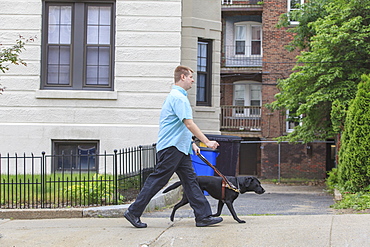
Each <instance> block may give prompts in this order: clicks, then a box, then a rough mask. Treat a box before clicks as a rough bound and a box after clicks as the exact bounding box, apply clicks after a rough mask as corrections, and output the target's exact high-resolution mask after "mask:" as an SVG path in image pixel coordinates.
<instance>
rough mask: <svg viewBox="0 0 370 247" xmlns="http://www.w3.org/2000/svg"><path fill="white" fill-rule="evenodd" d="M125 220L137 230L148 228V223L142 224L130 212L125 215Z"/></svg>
mask: <svg viewBox="0 0 370 247" xmlns="http://www.w3.org/2000/svg"><path fill="white" fill-rule="evenodd" d="M123 216H125V218H126V219H127V220H128V221H129V222H130V223H131V225H133V226H134V227H136V228H145V227H147V225H146V223H143V222H141V220H140V218H139V217H136V216H135V215H133V214H132V213H130V212H129V211H128V210H126V212H125V213H124V214H123Z"/></svg>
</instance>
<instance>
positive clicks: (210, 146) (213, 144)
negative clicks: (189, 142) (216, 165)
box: [205, 141, 220, 149]
mask: <svg viewBox="0 0 370 247" xmlns="http://www.w3.org/2000/svg"><path fill="white" fill-rule="evenodd" d="M205 144H206V145H207V147H209V148H212V149H216V148H217V147H218V146H220V144H218V142H216V141H208V142H207V143H205Z"/></svg>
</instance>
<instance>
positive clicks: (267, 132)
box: [220, 0, 335, 179]
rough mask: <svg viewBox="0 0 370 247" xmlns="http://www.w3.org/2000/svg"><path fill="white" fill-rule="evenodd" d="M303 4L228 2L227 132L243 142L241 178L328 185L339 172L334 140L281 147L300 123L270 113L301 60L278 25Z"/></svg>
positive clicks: (224, 7) (225, 48) (224, 104)
mask: <svg viewBox="0 0 370 247" xmlns="http://www.w3.org/2000/svg"><path fill="white" fill-rule="evenodd" d="M300 1H303V0H300ZM300 1H299V0H298V1H293V0H264V1H255V0H249V1H230V0H229V1H226V0H224V1H223V2H222V25H223V28H222V30H223V34H222V60H221V100H220V104H221V132H222V134H223V135H233V136H240V137H241V138H242V142H241V146H240V153H239V164H238V166H237V168H236V170H237V171H236V173H237V174H240V175H242V174H248V175H258V176H260V177H263V178H315V179H322V178H325V176H326V171H327V170H330V169H331V168H332V167H333V164H334V159H333V155H334V151H335V150H334V148H333V146H332V145H331V142H330V140H328V141H321V142H319V141H318V142H314V143H308V144H289V143H280V144H279V143H277V142H276V141H275V138H276V137H279V136H282V135H286V134H287V133H289V132H291V131H293V128H294V123H292V122H287V121H286V116H287V114H289V112H288V111H286V112H283V111H281V112H278V111H274V112H271V111H269V110H268V109H267V108H266V107H264V105H265V104H267V103H271V102H272V101H274V95H275V94H276V93H278V89H277V87H276V85H277V82H278V80H279V79H284V78H287V77H289V74H290V73H291V70H292V68H293V66H294V61H295V60H294V58H295V56H296V55H297V54H298V53H297V52H296V53H294V52H293V53H291V52H288V51H287V50H286V49H285V48H284V46H285V45H287V44H288V43H289V42H290V41H291V40H292V34H290V33H288V32H286V30H285V29H278V28H277V27H276V24H277V23H278V20H279V17H280V15H281V14H283V13H287V12H289V11H291V10H292V9H294V8H295V6H296V5H295V4H296V3H297V2H298V3H299V2H300ZM296 24H297V23H294V22H293V21H292V22H291V25H296Z"/></svg>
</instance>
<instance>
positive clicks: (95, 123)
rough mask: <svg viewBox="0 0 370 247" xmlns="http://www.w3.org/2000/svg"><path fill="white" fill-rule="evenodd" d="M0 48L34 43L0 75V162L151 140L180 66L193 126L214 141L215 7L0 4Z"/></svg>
mask: <svg viewBox="0 0 370 247" xmlns="http://www.w3.org/2000/svg"><path fill="white" fill-rule="evenodd" d="M0 29H1V31H0V43H1V44H2V45H3V47H8V46H11V45H12V44H14V43H15V40H16V39H17V38H18V37H19V35H21V36H23V37H25V38H28V37H36V39H35V41H34V42H29V43H27V44H26V51H24V52H23V53H21V58H22V59H23V60H24V61H25V62H26V63H27V66H26V67H25V66H21V65H19V66H15V65H11V66H10V67H9V68H10V69H9V71H8V72H7V73H5V74H0V83H1V85H2V86H3V87H6V90H5V92H4V93H3V94H2V95H0V111H1V120H0V128H1V142H0V153H2V154H5V153H35V154H39V153H41V152H42V151H45V152H46V153H53V152H56V153H60V152H61V151H73V150H76V149H93V150H94V151H93V152H94V153H99V152H103V151H105V150H106V151H107V152H112V151H113V150H114V149H120V148H126V147H133V146H137V145H146V144H152V143H155V142H156V141H157V132H158V121H159V114H160V109H161V106H162V103H163V101H164V99H165V97H166V96H167V94H168V92H169V91H170V88H171V85H172V84H173V70H174V69H175V67H176V66H178V65H180V64H183V65H186V66H190V67H191V68H193V69H194V71H195V74H194V76H195V79H196V84H195V85H194V87H193V88H192V89H191V90H190V91H189V99H190V101H191V104H192V105H193V109H194V120H195V122H196V123H197V124H198V126H199V127H200V128H201V130H202V131H203V132H204V133H208V134H219V133H220V132H219V114H220V102H219V98H220V38H221V1H209V0H168V1H163V0H151V1H145V0H142V1H135V0H131V1H126V0H112V1H111V0H105V1H96V0H90V1H85V0H78V1H77V0H58V1H56V0H50V1H46V0H45V1H42V0H2V1H1V2H0Z"/></svg>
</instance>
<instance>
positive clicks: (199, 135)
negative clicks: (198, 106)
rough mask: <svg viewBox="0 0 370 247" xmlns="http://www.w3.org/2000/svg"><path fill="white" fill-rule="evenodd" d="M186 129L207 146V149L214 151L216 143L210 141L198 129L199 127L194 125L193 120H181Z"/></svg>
mask: <svg viewBox="0 0 370 247" xmlns="http://www.w3.org/2000/svg"><path fill="white" fill-rule="evenodd" d="M183 122H184V124H185V126H186V128H188V129H189V130H190V132H191V133H193V135H195V136H196V137H197V138H198V139H199V140H200V141H201V142H203V143H204V144H206V145H207V147H209V148H212V149H216V148H217V147H218V146H219V144H218V142H216V141H210V140H209V139H208V138H207V137H206V136H205V135H204V134H203V132H202V131H201V130H200V129H199V127H198V126H197V125H196V124H195V123H194V121H193V119H184V120H183Z"/></svg>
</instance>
